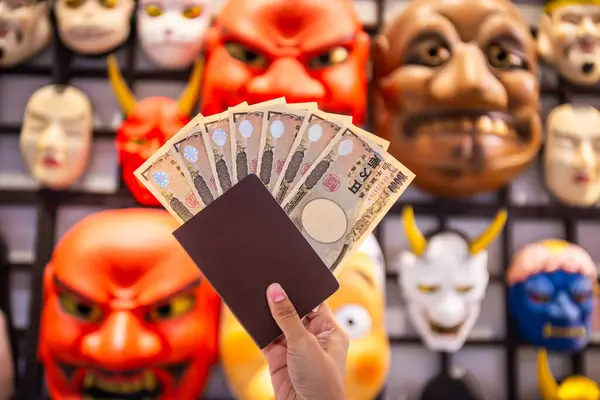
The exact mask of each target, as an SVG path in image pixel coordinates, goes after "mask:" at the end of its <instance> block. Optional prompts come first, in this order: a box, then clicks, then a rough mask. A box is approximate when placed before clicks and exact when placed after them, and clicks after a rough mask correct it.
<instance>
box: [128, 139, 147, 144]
mask: <svg viewBox="0 0 600 400" xmlns="http://www.w3.org/2000/svg"><path fill="white" fill-rule="evenodd" d="M130 142H131V143H133V144H139V145H142V144H147V143H148V139H131V140H130Z"/></svg>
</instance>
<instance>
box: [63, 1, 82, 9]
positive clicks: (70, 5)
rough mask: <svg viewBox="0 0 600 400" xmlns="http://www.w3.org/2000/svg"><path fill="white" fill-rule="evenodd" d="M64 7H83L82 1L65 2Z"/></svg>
mask: <svg viewBox="0 0 600 400" xmlns="http://www.w3.org/2000/svg"><path fill="white" fill-rule="evenodd" d="M65 5H66V6H67V7H69V8H79V7H81V6H82V5H83V0H65Z"/></svg>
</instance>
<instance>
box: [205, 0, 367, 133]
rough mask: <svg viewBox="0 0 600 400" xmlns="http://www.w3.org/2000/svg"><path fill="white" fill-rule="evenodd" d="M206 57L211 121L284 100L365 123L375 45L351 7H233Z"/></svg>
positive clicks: (247, 3)
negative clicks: (243, 106)
mask: <svg viewBox="0 0 600 400" xmlns="http://www.w3.org/2000/svg"><path fill="white" fill-rule="evenodd" d="M206 57H207V64H206V74H205V77H204V83H203V94H202V103H203V104H202V113H203V114H204V115H211V114H215V113H219V112H222V111H225V110H227V108H228V107H233V106H235V105H237V104H239V103H241V102H243V101H247V102H248V103H249V104H255V103H258V102H262V101H266V100H271V99H274V98H278V97H285V98H286V100H287V102H288V103H300V102H312V101H316V102H318V103H319V108H320V109H322V110H325V111H328V112H332V113H337V114H345V115H351V116H352V117H353V122H354V124H356V125H360V124H362V122H363V120H364V113H365V103H366V91H367V76H366V73H367V61H368V57H369V37H368V35H367V34H366V33H365V32H364V31H363V29H362V25H361V23H360V20H359V18H358V16H357V13H356V11H355V9H354V4H353V2H352V1H351V0H294V1H291V0H230V1H229V2H227V4H226V5H225V6H224V8H223V10H222V11H221V13H220V14H219V15H218V16H217V17H216V20H215V24H214V25H213V26H212V27H211V28H210V29H209V31H208V33H207V36H206Z"/></svg>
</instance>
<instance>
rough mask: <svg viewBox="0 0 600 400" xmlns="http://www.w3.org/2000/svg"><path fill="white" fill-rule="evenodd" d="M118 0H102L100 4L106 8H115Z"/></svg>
mask: <svg viewBox="0 0 600 400" xmlns="http://www.w3.org/2000/svg"><path fill="white" fill-rule="evenodd" d="M117 1H118V0H100V4H102V7H104V8H115V7H116V6H117Z"/></svg>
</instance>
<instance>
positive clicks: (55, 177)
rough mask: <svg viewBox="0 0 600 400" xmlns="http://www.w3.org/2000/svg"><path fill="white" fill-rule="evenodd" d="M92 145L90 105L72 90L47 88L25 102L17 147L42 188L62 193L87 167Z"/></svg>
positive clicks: (77, 90) (83, 97)
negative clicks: (18, 145)
mask: <svg viewBox="0 0 600 400" xmlns="http://www.w3.org/2000/svg"><path fill="white" fill-rule="evenodd" d="M91 144H92V105H91V103H90V101H89V99H88V98H87V96H86V95H85V94H84V93H83V92H81V91H80V90H79V89H76V88H74V87H72V86H60V85H49V86H45V87H43V88H41V89H38V90H37V91H36V92H35V93H34V94H33V95H32V96H31V97H30V99H29V101H28V102H27V106H26V107H25V115H24V117H23V128H22V130H21V138H20V147H21V154H22V156H23V160H24V162H25V164H26V166H27V168H28V169H29V171H30V173H31V175H32V176H33V178H34V179H35V180H36V181H38V182H39V183H40V184H41V185H42V186H46V187H49V188H52V189H64V188H67V187H69V186H70V185H72V184H73V183H74V182H75V181H77V180H78V179H79V178H80V177H81V175H82V174H83V172H84V171H85V169H86V166H87V164H88V159H89V154H90V148H91Z"/></svg>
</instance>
